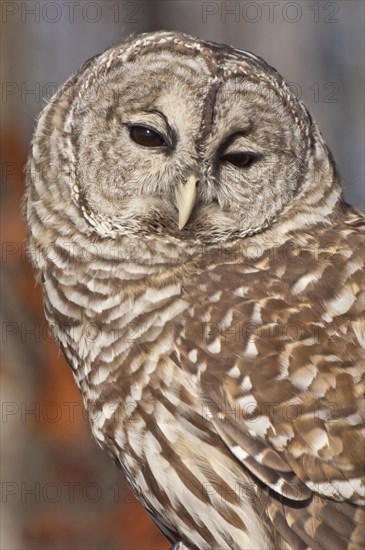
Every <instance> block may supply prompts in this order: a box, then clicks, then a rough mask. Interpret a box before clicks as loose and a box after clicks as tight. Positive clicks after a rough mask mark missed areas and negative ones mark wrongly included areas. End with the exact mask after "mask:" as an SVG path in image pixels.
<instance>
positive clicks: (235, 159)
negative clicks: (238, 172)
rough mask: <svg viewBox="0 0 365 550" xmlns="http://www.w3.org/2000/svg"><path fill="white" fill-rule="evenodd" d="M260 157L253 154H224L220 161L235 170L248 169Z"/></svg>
mask: <svg viewBox="0 0 365 550" xmlns="http://www.w3.org/2000/svg"><path fill="white" fill-rule="evenodd" d="M259 156H260V155H257V154H254V153H226V154H225V155H223V157H222V160H223V161H224V162H229V163H230V164H233V166H237V168H249V167H250V166H251V165H252V164H253V163H254V162H255V161H256V160H258V158H259Z"/></svg>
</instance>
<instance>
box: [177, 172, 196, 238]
mask: <svg viewBox="0 0 365 550" xmlns="http://www.w3.org/2000/svg"><path fill="white" fill-rule="evenodd" d="M197 183H198V179H197V177H196V176H195V175H194V174H192V175H191V176H190V177H189V178H188V181H187V182H186V183H185V184H182V185H179V187H177V188H176V189H175V199H176V206H177V208H178V210H179V229H182V228H183V227H185V225H186V224H187V222H188V220H189V218H190V214H191V212H192V210H193V208H194V204H195V200H196V184H197Z"/></svg>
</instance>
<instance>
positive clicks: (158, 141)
mask: <svg viewBox="0 0 365 550" xmlns="http://www.w3.org/2000/svg"><path fill="white" fill-rule="evenodd" d="M129 131H130V136H131V139H132V140H133V141H134V142H135V143H138V145H142V147H166V146H167V143H166V141H165V140H164V138H163V137H162V136H161V134H159V133H158V132H156V131H155V130H152V129H151V128H148V127H147V126H140V125H135V126H130V127H129Z"/></svg>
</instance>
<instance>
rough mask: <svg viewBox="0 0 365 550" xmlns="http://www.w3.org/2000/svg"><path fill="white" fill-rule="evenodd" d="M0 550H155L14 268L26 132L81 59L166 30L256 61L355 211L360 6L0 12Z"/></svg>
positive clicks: (6, 6)
mask: <svg viewBox="0 0 365 550" xmlns="http://www.w3.org/2000/svg"><path fill="white" fill-rule="evenodd" d="M0 7H1V24H2V29H1V79H2V85H1V153H2V157H1V184H2V185H1V188H2V195H1V209H2V214H1V228H2V263H1V269H2V273H1V280H2V309H1V339H2V369H1V383H2V384H1V386H2V403H1V422H0V427H1V438H2V446H1V447H2V455H1V540H0V547H1V549H2V550H19V549H22V550H28V549H29V550H30V549H34V550H43V549H44V550H51V549H54V550H66V549H67V550H79V549H80V550H81V549H83V550H99V549H100V550H123V549H126V550H152V549H153V550H163V549H166V548H168V547H169V545H168V543H167V542H166V540H165V539H164V537H162V536H161V535H160V534H159V532H158V530H157V529H156V528H155V527H154V525H153V524H152V522H151V521H150V520H149V518H148V517H147V515H146V513H145V512H144V511H143V510H142V508H141V507H140V505H139V504H138V503H137V502H136V501H135V500H134V498H133V496H132V495H131V493H130V492H129V490H128V488H127V484H126V482H125V481H124V479H123V477H122V475H121V473H120V472H119V471H117V470H116V468H115V467H114V465H113V464H112V462H111V461H110V460H109V459H108V458H107V457H106V456H104V454H103V453H102V452H101V451H100V449H99V448H98V447H97V445H96V444H95V443H94V442H93V440H92V439H91V435H90V430H89V426H88V423H87V420H86V419H85V416H84V415H83V412H82V406H81V401H80V397H79V394H78V391H77V389H76V387H75V384H74V381H73V379H72V376H71V372H70V369H69V367H68V366H67V365H66V362H65V360H64V359H63V357H62V356H61V355H60V353H59V351H58V348H57V346H56V344H55V343H54V341H53V337H52V335H51V334H50V333H49V331H48V330H47V327H46V324H45V322H44V319H43V312H42V304H41V296H40V289H39V287H36V285H35V283H34V281H33V277H32V272H31V268H30V266H29V264H28V262H27V259H26V255H25V236H26V231H25V226H24V222H23V221H22V217H21V200H22V195H23V191H24V178H23V165H24V162H25V159H26V156H27V150H28V147H29V141H30V138H31V134H32V128H33V126H34V119H35V117H36V116H37V115H38V113H39V112H40V111H41V109H42V107H43V106H44V104H45V101H46V100H47V99H49V98H50V97H51V96H52V95H53V93H54V92H55V90H56V88H57V87H58V86H59V85H61V84H62V83H63V82H64V80H65V79H66V78H67V77H68V76H69V75H70V74H72V73H74V72H75V71H76V70H77V69H78V67H79V66H80V65H81V64H82V63H83V62H84V61H85V60H86V59H88V58H89V57H91V56H93V55H94V54H97V53H99V52H100V51H102V50H104V49H106V48H107V47H109V46H111V45H112V44H116V43H118V42H121V41H122V40H123V39H124V38H125V37H127V36H128V35H129V34H131V33H138V32H145V31H153V30H158V29H165V30H179V31H183V32H185V33H188V34H192V35H196V36H199V37H201V38H204V39H209V40H213V41H216V42H225V43H228V44H231V45H234V46H236V47H238V48H240V49H245V50H250V51H253V52H254V53H256V54H258V55H260V56H262V57H264V58H265V59H266V60H267V61H268V62H269V63H270V64H271V65H273V66H274V67H275V68H277V69H278V70H279V72H281V74H283V75H284V76H285V77H286V79H287V80H288V81H289V82H290V85H291V87H292V88H293V89H294V90H295V93H296V94H297V96H298V97H300V98H301V99H302V100H303V101H304V102H305V103H306V104H307V105H308V106H309V108H310V110H311V112H312V114H313V115H314V117H315V118H316V120H317V122H318V123H319V126H320V128H321V130H322V133H323V134H324V136H325V139H326V141H327V143H328V144H329V146H330V148H331V150H332V152H333V154H334V157H335V159H336V161H337V163H338V166H339V169H340V173H341V174H342V177H343V180H344V184H345V197H346V200H347V201H348V202H350V203H352V204H353V205H355V206H357V207H359V208H363V207H364V206H363V205H364V163H363V153H364V111H363V110H364V102H363V98H364V2H363V0H359V1H352V0H342V1H336V2H329V1H324V0H320V1H311V0H310V1H307V0H304V1H299V0H297V1H292V2H289V1H270V0H267V1H242V2H235V1H227V2H220V1H213V2H203V1H197V0H194V1H188V0H187V1H180V0H173V1H167V0H166V1H153V0H152V1H151V0H150V1H145V2H143V1H117V0H110V1H109V0H102V1H100V0H99V1H88V0H77V1H76V0H75V1H74V0H68V1H66V0H53V1H47V0H41V1H33V0H27V1H14V0H13V1H6V0H3V1H2V2H1V5H0Z"/></svg>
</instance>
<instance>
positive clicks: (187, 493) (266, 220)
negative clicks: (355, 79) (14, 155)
mask: <svg viewBox="0 0 365 550" xmlns="http://www.w3.org/2000/svg"><path fill="white" fill-rule="evenodd" d="M25 211H26V216H27V220H28V223H29V249H30V253H31V256H32V259H33V263H34V265H35V268H36V271H37V274H38V277H39V278H40V279H41V281H42V286H43V292H44V305H45V311H46V315H47V318H48V320H49V322H50V323H51V325H53V326H54V329H55V333H56V334H57V338H58V341H59V343H60V346H61V347H62V349H63V351H64V353H65V356H66V358H67V359H68V361H69V363H70V365H71V367H72V369H73V372H74V374H75V378H76V381H77V383H78V385H79V387H80V389H81V392H82V395H83V398H84V402H85V406H86V408H87V410H88V412H89V415H90V420H91V425H92V429H93V433H94V435H95V437H96V439H97V441H98V442H99V444H100V445H101V446H102V447H103V448H104V449H105V450H106V451H107V453H108V454H109V455H110V456H111V457H113V458H114V460H116V462H117V463H118V464H119V465H120V467H121V468H122V470H123V472H124V473H125V475H126V477H127V479H128V480H129V482H130V485H131V487H132V489H133V490H134V492H135V494H136V495H137V497H138V498H139V499H140V500H141V502H142V503H143V505H144V506H145V508H146V510H147V511H148V513H149V514H150V515H151V516H152V518H153V519H154V521H155V522H156V524H157V525H158V526H159V527H160V529H161V530H162V531H163V532H164V533H165V534H166V536H167V537H168V538H169V539H170V541H171V542H172V543H174V544H175V548H186V547H187V548H190V549H199V550H208V549H213V548H216V549H218V548H220V549H228V548H232V549H236V550H243V549H247V550H253V549H257V550H263V549H272V550H274V549H275V550H277V549H282V550H284V549H285V550H288V549H305V548H309V549H313V550H314V549H323V550H325V549H326V550H327V549H331V550H335V549H338V550H340V549H348V550H350V549H351V550H355V549H360V548H361V547H362V544H363V527H364V514H363V503H364V500H363V497H364V480H363V462H364V447H363V439H362V437H363V421H364V418H363V415H364V410H363V400H362V395H363V380H364V376H363V366H364V365H363V358H364V356H363V353H364V351H363V350H364V340H365V337H364V320H363V310H364V271H363V247H364V219H363V217H362V216H361V215H360V214H359V213H356V212H355V211H354V210H352V209H351V208H350V207H349V206H347V205H346V204H345V203H344V202H343V200H342V196H341V186H340V182H339V178H338V175H337V173H336V169H335V165H334V162H333V160H332V158H331V155H330V153H329V151H328V149H327V147H326V145H325V144H324V141H323V139H322V137H321V135H320V133H319V131H318V129H317V126H316V124H315V123H314V121H313V120H312V118H311V117H310V115H309V113H308V111H307V110H306V108H305V107H304V106H303V105H302V104H301V103H300V102H298V101H297V100H296V98H295V97H294V95H293V94H292V93H291V91H290V90H289V88H288V87H287V85H286V84H285V82H284V81H283V79H282V77H281V76H280V75H279V74H278V73H277V72H276V71H275V70H274V69H272V68H271V67H270V66H268V65H267V64H266V63H265V62H264V61H263V60H262V59H260V58H258V57H256V56H254V55H253V54H250V53H247V52H241V51H238V50H234V49H232V48H229V47H227V46H219V45H217V44H211V43H207V42H203V41H200V40H197V39H195V38H191V37H188V36H185V35H180V34H175V33H155V34H147V35H141V36H138V37H134V38H131V39H129V40H128V41H127V42H125V43H124V44H122V45H120V46H117V47H113V48H111V49H110V50H107V51H106V52H105V53H103V54H101V55H100V56H97V57H95V58H93V59H91V60H89V61H88V62H87V63H85V64H84V65H83V67H82V68H81V69H80V71H79V72H78V73H77V74H76V75H75V76H73V77H71V78H70V79H69V80H68V81H67V82H66V83H65V84H64V86H63V87H62V88H61V89H60V90H59V91H58V93H57V94H56V95H55V96H54V97H53V98H52V100H51V101H50V103H49V104H48V105H47V106H46V108H45V109H44V111H43V113H42V115H41V117H40V119H39V121H38V125H37V128H36V131H35V134H34V139H33V143H32V151H31V154H30V158H29V163H28V188H27V193H26V199H25Z"/></svg>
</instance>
